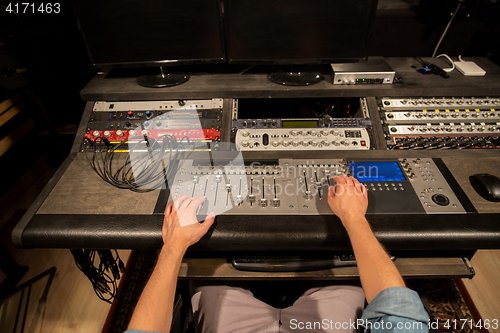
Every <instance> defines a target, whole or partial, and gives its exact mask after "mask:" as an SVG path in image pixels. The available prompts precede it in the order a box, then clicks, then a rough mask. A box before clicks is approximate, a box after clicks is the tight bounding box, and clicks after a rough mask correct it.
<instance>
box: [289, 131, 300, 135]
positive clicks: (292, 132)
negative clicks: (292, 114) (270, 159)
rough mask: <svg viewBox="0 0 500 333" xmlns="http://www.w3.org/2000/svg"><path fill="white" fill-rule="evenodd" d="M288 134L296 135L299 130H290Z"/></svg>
mask: <svg viewBox="0 0 500 333" xmlns="http://www.w3.org/2000/svg"><path fill="white" fill-rule="evenodd" d="M290 134H291V135H293V136H297V135H299V131H297V130H291V131H290Z"/></svg>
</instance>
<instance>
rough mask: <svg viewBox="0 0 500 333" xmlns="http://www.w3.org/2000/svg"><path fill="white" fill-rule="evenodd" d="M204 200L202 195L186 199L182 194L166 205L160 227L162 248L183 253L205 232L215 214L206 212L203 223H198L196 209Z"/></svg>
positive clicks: (212, 221) (213, 219)
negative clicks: (161, 227)
mask: <svg viewBox="0 0 500 333" xmlns="http://www.w3.org/2000/svg"><path fill="white" fill-rule="evenodd" d="M204 200H205V198H203V197H199V198H189V199H188V197H187V196H186V195H184V196H182V197H180V198H178V199H177V200H175V201H174V202H173V203H172V204H170V205H168V206H167V209H166V210H165V218H164V220H163V229H162V238H163V244H164V245H163V247H164V248H165V247H168V248H169V249H170V250H180V251H182V253H184V252H185V251H186V250H187V248H188V247H189V246H191V245H193V244H194V243H196V242H197V241H199V240H200V238H201V237H203V235H205V234H206V233H207V231H208V229H210V227H211V226H212V224H213V223H214V221H215V214H214V213H213V212H212V213H210V214H208V216H207V218H206V220H205V222H204V223H198V220H197V219H196V210H197V209H198V206H199V205H200V204H201V203H202V202H203V201H204Z"/></svg>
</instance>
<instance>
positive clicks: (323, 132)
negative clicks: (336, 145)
mask: <svg viewBox="0 0 500 333" xmlns="http://www.w3.org/2000/svg"><path fill="white" fill-rule="evenodd" d="M320 133H321V135H324V136H327V135H328V131H327V130H321V131H320Z"/></svg>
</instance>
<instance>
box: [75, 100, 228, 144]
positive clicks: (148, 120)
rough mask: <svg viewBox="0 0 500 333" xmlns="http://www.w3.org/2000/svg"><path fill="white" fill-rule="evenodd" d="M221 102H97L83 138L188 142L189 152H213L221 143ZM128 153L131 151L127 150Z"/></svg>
mask: <svg viewBox="0 0 500 333" xmlns="http://www.w3.org/2000/svg"><path fill="white" fill-rule="evenodd" d="M221 123H222V99H205V100H175V101H144V102H139V101H130V102H108V101H98V102H95V104H94V107H93V110H92V114H91V116H90V119H89V122H88V124H87V128H86V131H85V135H84V137H85V138H86V139H88V140H86V141H84V143H85V142H88V141H89V140H90V141H92V142H94V141H96V140H104V141H106V142H108V143H110V144H118V143H123V142H127V143H129V142H128V141H129V140H130V143H134V142H137V141H141V140H145V138H149V139H153V140H158V139H161V138H162V137H164V136H169V137H171V138H172V139H175V140H176V141H179V142H183V141H184V142H186V141H188V142H189V144H188V145H186V147H187V149H198V150H199V149H210V143H211V142H218V141H220V135H221ZM124 149H125V151H126V150H127V149H128V148H127V147H124Z"/></svg>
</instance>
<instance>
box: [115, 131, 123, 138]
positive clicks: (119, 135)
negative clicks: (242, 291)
mask: <svg viewBox="0 0 500 333" xmlns="http://www.w3.org/2000/svg"><path fill="white" fill-rule="evenodd" d="M116 135H117V136H118V137H119V138H121V137H123V132H122V130H118V131H116Z"/></svg>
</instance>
